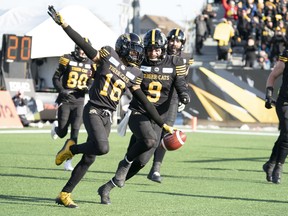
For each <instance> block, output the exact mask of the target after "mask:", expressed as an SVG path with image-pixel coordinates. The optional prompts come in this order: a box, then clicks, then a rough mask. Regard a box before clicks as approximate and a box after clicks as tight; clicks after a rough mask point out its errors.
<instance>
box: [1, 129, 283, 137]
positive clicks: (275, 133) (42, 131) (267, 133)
mask: <svg viewBox="0 0 288 216" xmlns="http://www.w3.org/2000/svg"><path fill="white" fill-rule="evenodd" d="M178 129H179V130H182V131H184V132H186V133H210V134H235V135H255V136H278V135H279V132H278V131H240V130H237V131H236V130H226V129H222V130H221V129H219V130H215V129H214V130H213V129H210V130H208V129H205V130H204V129H198V130H192V129H187V128H178ZM50 131H51V130H50V129H49V130H48V129H35V130H33V129H32V130H30V129H28V130H26V129H20V130H19V129H15V130H6V129H5V130H1V129H0V134H33V133H34V134H49V133H50ZM127 132H129V133H130V132H131V131H130V130H127ZM80 133H86V130H85V129H81V130H80ZM111 133H117V129H116V128H113V129H112V130H111Z"/></svg>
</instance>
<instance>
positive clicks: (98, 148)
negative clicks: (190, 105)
mask: <svg viewBox="0 0 288 216" xmlns="http://www.w3.org/2000/svg"><path fill="white" fill-rule="evenodd" d="M48 14H49V15H50V16H51V17H52V19H53V20H54V21H55V22H56V23H57V24H58V25H60V26H61V27H62V28H63V30H64V31H65V32H66V34H67V35H68V36H69V37H70V38H71V39H72V40H73V41H74V42H75V43H76V44H77V45H78V46H79V47H80V48H81V49H82V50H83V51H84V52H85V54H86V55H87V57H88V58H89V59H91V60H92V61H93V62H95V63H96V64H97V69H96V71H93V74H92V76H93V78H94V82H93V83H92V86H91V87H90V89H89V97H90V99H89V101H88V103H87V104H86V105H85V106H84V110H83V122H84V125H85V128H86V130H87V133H88V137H87V141H86V142H85V143H83V144H78V145H75V141H74V140H72V139H71V140H68V141H67V142H66V143H65V145H64V146H63V148H62V149H61V150H60V151H59V152H58V153H57V155H56V159H55V163H56V165H60V164H62V163H63V162H64V161H65V160H67V159H69V158H72V157H73V156H74V155H75V154H83V155H82V158H81V160H80V161H79V162H78V164H77V165H76V166H75V168H74V170H73V172H72V173H71V177H70V179H69V180H68V182H67V183H66V185H65V186H64V187H63V189H62V191H61V192H60V194H59V195H58V197H57V198H56V203H58V204H60V205H64V206H65V207H69V208H77V207H78V205H77V204H75V203H74V202H73V200H72V198H71V193H72V191H73V189H74V188H75V187H76V186H77V184H78V183H79V182H80V180H81V179H82V178H83V176H84V175H85V173H86V172H87V170H88V168H89V167H90V166H91V164H92V163H93V162H94V161H95V159H96V156H100V155H105V154H107V153H108V152H109V141H108V137H109V133H110V130H111V124H112V112H114V111H115V110H116V107H117V105H118V103H119V99H120V98H121V96H122V94H123V93H124V92H125V91H126V90H127V89H129V90H130V91H131V93H132V94H133V98H135V100H136V99H137V100H139V101H140V103H141V106H142V107H143V108H144V109H145V110H146V111H147V112H148V115H149V116H150V118H152V119H153V120H154V121H155V122H156V123H157V125H159V127H162V128H164V129H165V130H166V131H168V132H169V133H172V132H173V131H174V130H175V129H174V128H173V127H170V126H168V125H167V124H164V121H163V120H162V118H161V117H160V116H159V114H158V112H157V110H156V108H155V107H154V106H153V104H152V103H150V102H149V101H148V99H147V98H146V96H145V94H144V93H143V92H142V91H141V88H140V84H141V82H142V79H143V73H142V72H141V70H139V65H140V63H141V62H142V60H143V57H144V47H143V42H142V39H141V38H140V37H139V36H138V35H137V34H134V33H127V34H122V35H120V36H119V37H118V39H117V41H116V45H115V49H113V48H112V47H110V46H104V47H102V48H101V49H100V50H99V51H98V50H96V49H94V48H93V47H92V46H91V45H90V44H89V43H87V42H86V41H85V40H83V38H82V36H81V35H79V34H78V33H77V32H76V31H75V30H74V29H73V28H72V27H71V26H69V25H68V24H67V23H66V22H64V20H63V18H62V16H61V15H60V14H59V12H57V11H55V9H54V7H53V6H49V7H48ZM98 65H99V66H98Z"/></svg>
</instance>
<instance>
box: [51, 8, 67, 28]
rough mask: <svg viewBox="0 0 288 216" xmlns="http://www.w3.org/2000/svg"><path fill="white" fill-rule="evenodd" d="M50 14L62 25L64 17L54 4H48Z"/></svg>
mask: <svg viewBox="0 0 288 216" xmlns="http://www.w3.org/2000/svg"><path fill="white" fill-rule="evenodd" d="M47 13H48V14H49V16H51V17H52V19H53V20H54V21H55V22H56V23H57V24H58V25H62V24H63V23H64V19H63V17H62V16H61V14H60V13H59V12H57V11H56V10H55V9H54V7H53V5H49V6H48V12H47Z"/></svg>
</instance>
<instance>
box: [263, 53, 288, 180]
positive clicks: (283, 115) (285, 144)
mask: <svg viewBox="0 0 288 216" xmlns="http://www.w3.org/2000/svg"><path fill="white" fill-rule="evenodd" d="M287 64H288V50H287V49H286V50H285V51H284V52H283V53H282V54H280V56H279V59H278V61H277V63H276V65H275V67H274V68H273V70H272V72H271V73H270V75H269V76H268V78H267V82H266V102H265V107H266V108H267V109H271V108H272V104H274V103H275V101H274V100H273V87H274V83H275V81H276V80H277V79H278V78H279V77H282V84H281V87H280V91H279V94H278V98H277V101H276V113H277V116H278V119H279V129H280V134H279V136H278V139H277V140H276V142H275V144H274V146H273V149H272V153H271V156H270V158H269V160H268V161H267V162H266V163H265V164H264V165H263V170H264V172H265V173H266V180H267V181H268V182H273V183H275V184H279V183H280V182H281V176H282V172H283V165H284V163H285V160H286V157H287V154H288V106H287V105H288V88H287V86H288V66H287Z"/></svg>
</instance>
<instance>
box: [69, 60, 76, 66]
mask: <svg viewBox="0 0 288 216" xmlns="http://www.w3.org/2000/svg"><path fill="white" fill-rule="evenodd" d="M69 65H72V66H78V64H77V62H75V61H70V62H69Z"/></svg>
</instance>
